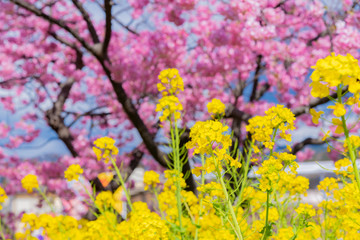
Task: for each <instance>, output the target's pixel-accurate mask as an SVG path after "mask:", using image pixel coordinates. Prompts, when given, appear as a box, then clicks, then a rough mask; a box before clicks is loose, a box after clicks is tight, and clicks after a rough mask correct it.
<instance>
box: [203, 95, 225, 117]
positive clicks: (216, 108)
mask: <svg viewBox="0 0 360 240" xmlns="http://www.w3.org/2000/svg"><path fill="white" fill-rule="evenodd" d="M225 108H226V107H225V104H223V103H222V102H221V101H220V100H219V99H217V98H214V99H213V100H211V102H209V103H208V104H207V109H208V112H209V113H210V114H213V115H223V114H224V113H225Z"/></svg>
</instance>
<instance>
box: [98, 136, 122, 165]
mask: <svg viewBox="0 0 360 240" xmlns="http://www.w3.org/2000/svg"><path fill="white" fill-rule="evenodd" d="M114 144H115V140H114V139H112V138H109V137H102V138H98V139H96V140H95V141H94V145H95V146H96V147H97V148H96V147H93V151H94V153H95V155H96V157H97V160H98V161H100V160H101V159H102V158H104V162H105V163H108V162H109V160H110V158H111V157H112V156H114V155H116V154H118V153H119V149H118V148H117V147H116V146H115V145H114Z"/></svg>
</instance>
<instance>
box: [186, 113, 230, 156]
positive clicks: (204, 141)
mask: <svg viewBox="0 0 360 240" xmlns="http://www.w3.org/2000/svg"><path fill="white" fill-rule="evenodd" d="M227 130H228V126H226V125H223V124H222V123H221V122H219V121H216V120H208V121H205V122H200V121H199V122H196V123H195V125H194V126H193V127H192V128H191V129H190V139H191V140H190V141H189V142H187V143H186V148H187V149H190V148H194V153H195V154H197V153H200V154H205V153H206V154H210V153H211V152H212V150H213V146H214V145H216V146H217V148H218V149H219V148H220V146H221V149H227V148H228V147H230V146H231V144H232V142H231V137H230V135H228V134H226V132H227Z"/></svg>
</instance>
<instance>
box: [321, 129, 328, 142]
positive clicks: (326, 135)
mask: <svg viewBox="0 0 360 240" xmlns="http://www.w3.org/2000/svg"><path fill="white" fill-rule="evenodd" d="M328 137H330V130H328V131H327V132H326V133H325V135H324V136H323V138H322V139H321V141H325V140H326V139H327V138H328Z"/></svg>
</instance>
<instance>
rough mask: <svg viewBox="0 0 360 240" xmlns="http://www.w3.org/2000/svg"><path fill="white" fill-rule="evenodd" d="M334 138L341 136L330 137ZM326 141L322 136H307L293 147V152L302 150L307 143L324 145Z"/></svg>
mask: <svg viewBox="0 0 360 240" xmlns="http://www.w3.org/2000/svg"><path fill="white" fill-rule="evenodd" d="M330 138H332V139H336V138H339V137H337V136H332V137H330ZM324 143H326V140H325V141H323V140H322V139H321V138H306V139H304V140H303V141H301V142H298V143H296V144H295V145H294V146H293V147H292V151H291V153H292V154H296V153H297V152H299V151H301V150H302V149H303V148H304V147H305V146H307V145H322V144H324Z"/></svg>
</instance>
